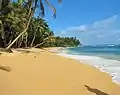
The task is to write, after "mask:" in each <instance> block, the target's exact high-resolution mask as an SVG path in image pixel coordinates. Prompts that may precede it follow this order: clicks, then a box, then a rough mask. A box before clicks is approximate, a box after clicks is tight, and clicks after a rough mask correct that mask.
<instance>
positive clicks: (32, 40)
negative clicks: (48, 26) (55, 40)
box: [30, 31, 36, 47]
mask: <svg viewBox="0 0 120 95" xmlns="http://www.w3.org/2000/svg"><path fill="white" fill-rule="evenodd" d="M35 35H36V31H35V33H34V37H33V39H32V42H31V44H30V47H32V46H33V43H34V41H35Z"/></svg>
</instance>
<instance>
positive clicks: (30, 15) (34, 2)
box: [6, 0, 61, 50]
mask: <svg viewBox="0 0 120 95" xmlns="http://www.w3.org/2000/svg"><path fill="white" fill-rule="evenodd" d="M18 1H19V4H22V3H23V2H25V0H18ZM43 1H45V3H46V4H47V5H48V6H49V7H50V8H51V9H52V11H53V16H54V17H56V9H55V7H54V6H53V5H52V4H51V3H50V2H49V1H48V0H34V1H33V0H28V2H29V12H28V22H27V23H26V27H25V29H24V30H23V31H22V32H21V33H20V34H19V35H18V36H17V37H16V38H15V39H14V40H13V41H12V42H11V44H10V45H9V46H8V47H7V48H6V49H8V50H9V49H10V48H11V46H12V45H13V44H14V43H15V42H16V41H17V40H18V39H19V38H20V37H21V36H22V35H23V34H24V33H26V32H27V30H28V27H29V25H30V22H31V19H32V16H33V15H34V13H35V10H36V7H37V4H38V2H40V6H39V7H40V10H41V13H42V14H41V15H42V16H44V15H45V14H44V4H43ZM58 2H61V0H58ZM33 4H34V6H32V5H33Z"/></svg>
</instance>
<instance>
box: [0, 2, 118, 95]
mask: <svg viewBox="0 0 120 95" xmlns="http://www.w3.org/2000/svg"><path fill="white" fill-rule="evenodd" d="M58 2H59V3H61V2H62V0H58ZM46 5H47V6H48V7H49V8H50V9H51V10H52V11H53V17H54V18H55V17H56V9H55V7H54V6H53V5H52V4H51V2H49V0H11V1H10V0H0V94H1V95H93V94H96V95H119V94H120V86H119V85H117V84H115V83H113V82H112V78H111V76H109V75H108V74H106V73H104V72H100V71H99V70H98V69H96V68H94V67H91V66H89V65H87V64H83V63H84V62H82V61H78V60H73V59H71V58H67V57H63V56H60V55H58V53H56V52H51V50H53V51H54V50H56V49H57V50H58V51H59V48H58V47H77V46H78V45H81V43H80V41H79V40H78V39H77V38H76V37H61V36H55V35H54V31H52V29H51V28H50V27H49V25H48V23H47V22H46V20H45V19H44V18H43V17H44V16H45V6H46ZM38 9H39V11H37V12H38V14H40V15H37V16H36V15H35V13H36V10H38ZM60 52H61V51H60ZM103 82H104V83H103Z"/></svg>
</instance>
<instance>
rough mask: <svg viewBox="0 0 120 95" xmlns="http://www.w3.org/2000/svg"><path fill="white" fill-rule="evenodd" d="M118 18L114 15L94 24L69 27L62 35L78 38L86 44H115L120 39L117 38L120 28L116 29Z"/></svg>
mask: <svg viewBox="0 0 120 95" xmlns="http://www.w3.org/2000/svg"><path fill="white" fill-rule="evenodd" d="M118 17H119V16H118V15H114V16H112V17H109V18H107V19H103V20H101V21H95V22H93V23H92V24H86V25H81V26H74V27H69V28H67V29H65V30H64V31H61V34H62V36H63V35H64V36H76V37H77V38H80V39H81V40H82V42H83V43H85V44H96V43H98V44H99V43H100V44H101V43H107V42H113V41H114V42H115V41H116V40H118V39H120V38H119V37H120V36H119V37H117V36H118V34H120V27H119V28H116V24H117V21H118ZM101 39H102V40H101ZM106 39H107V40H106ZM112 40H113V41H112ZM106 41H107V42H106Z"/></svg>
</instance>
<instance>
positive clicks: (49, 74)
mask: <svg viewBox="0 0 120 95" xmlns="http://www.w3.org/2000/svg"><path fill="white" fill-rule="evenodd" d="M0 65H5V66H9V67H10V68H11V72H6V71H3V70H0V95H120V86H119V85H117V84H115V83H113V82H112V78H111V77H110V76H108V75H107V74H106V73H102V72H100V71H99V70H98V69H96V68H94V67H90V66H88V65H85V64H80V63H79V62H77V61H75V60H72V59H68V58H64V57H60V56H57V55H54V54H52V53H49V52H45V51H41V50H38V49H35V51H34V52H32V53H25V52H22V53H18V52H15V53H13V54H8V53H6V54H5V53H4V54H2V55H0ZM85 85H86V86H85ZM88 86H89V87H88Z"/></svg>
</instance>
